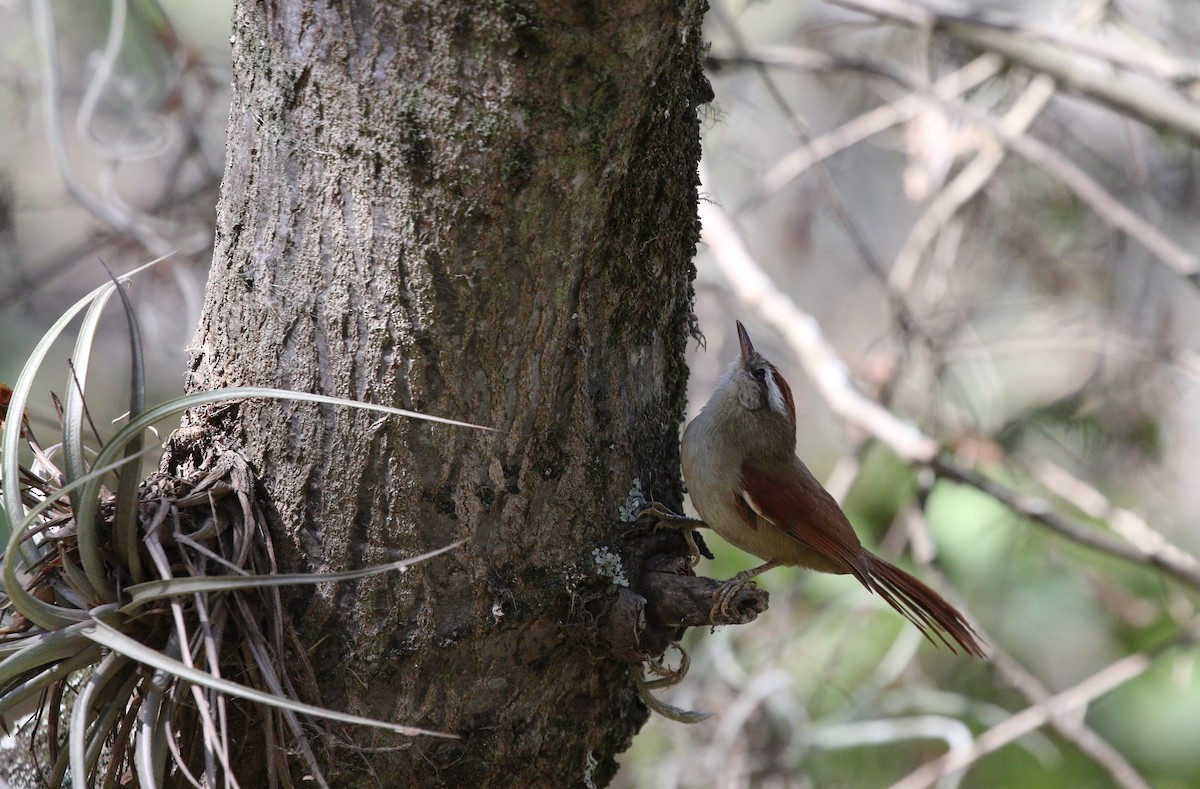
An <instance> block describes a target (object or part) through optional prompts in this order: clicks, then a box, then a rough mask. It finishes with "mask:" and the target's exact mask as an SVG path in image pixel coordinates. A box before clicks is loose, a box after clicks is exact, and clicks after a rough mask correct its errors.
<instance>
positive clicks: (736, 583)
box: [708, 562, 778, 625]
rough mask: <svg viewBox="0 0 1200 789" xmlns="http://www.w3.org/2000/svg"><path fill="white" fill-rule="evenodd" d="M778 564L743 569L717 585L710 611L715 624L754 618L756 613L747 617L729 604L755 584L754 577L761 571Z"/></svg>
mask: <svg viewBox="0 0 1200 789" xmlns="http://www.w3.org/2000/svg"><path fill="white" fill-rule="evenodd" d="M777 566H778V565H776V564H775V562H767V563H766V564H764V565H762V566H761V567H755V568H754V569H753V570H742V571H741V572H740V573H738V574H737V575H735V576H733V577H732V578H730V579H729V580H728V581H725V582H724V583H723V584H721V585H720V586H718V587H717V590H716V592H715V593H714V597H713V607H712V610H711V611H709V613H708V619H709V621H710V622H712V623H713V624H714V625H715V624H717V623H720V622H730V623H733V624H745V622H749V621H751V620H753V619H754V615H751V616H749V617H748V618H747V617H745V616H744V615H743V614H742V613H741V612H739V611H738V610H736V609H735V610H730V608H729V604H730V603H731V602H733V601H734V600H735V599H736V598H737V596H738V595H739V594H740V593H741V592H742V591H743V590H744V589H745V588H746V587H747V586H752V585H753V584H754V579H755V577H756V576H758V575H759V574H760V573H764V572H766V571H767V570H770V569H771V568H773V567H777Z"/></svg>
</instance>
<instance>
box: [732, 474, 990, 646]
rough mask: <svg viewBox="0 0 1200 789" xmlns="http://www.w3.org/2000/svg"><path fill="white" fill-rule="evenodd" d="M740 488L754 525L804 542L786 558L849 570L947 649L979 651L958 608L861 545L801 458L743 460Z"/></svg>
mask: <svg viewBox="0 0 1200 789" xmlns="http://www.w3.org/2000/svg"><path fill="white" fill-rule="evenodd" d="M740 494H741V497H742V499H743V501H744V504H743V502H739V509H740V511H741V512H742V515H743V517H745V518H747V523H748V524H749V525H750V526H751V527H752V528H758V525H759V523H761V521H767V522H768V524H769V525H768V526H766V527H765V528H777V529H779V530H780V531H782V532H783V533H785V534H787V535H788V536H789V537H791V538H792V539H794V540H796V542H797V543H799V544H800V546H802V547H803V548H804V550H803V551H797V555H796V557H795V561H793V562H785V563H793V564H799V565H803V566H807V567H812V568H813V569H816V570H822V571H824V572H835V573H850V574H852V575H853V576H854V577H855V578H857V579H858V580H859V582H860V583H862V585H863V586H865V587H867V589H869V590H870V591H872V592H875V593H876V594H878V595H879V596H880V597H882V598H883V599H884V601H885V602H887V604H888V605H890V606H891V607H892V608H894V609H896V611H898V612H899V613H900V614H901V615H902V616H903V617H904V618H905V619H907V620H908V621H909V622H912V623H913V625H915V626H916V628H917V629H918V630H920V631H921V634H922V635H924V636H925V637H926V638H927V639H929V641H931V642H932V643H934V644H937V641H939V640H940V641H941V642H942V643H944V644H946V646H948V647H950V649H951V651H956V650H955V649H954V644H955V643H957V644H958V645H959V646H960V647H961V648H962V649H963V650H964V651H965V652H967V654H970V655H974V656H976V657H983V655H984V653H983V648H982V647H981V646H980V644H979V641H978V638H977V636H976V633H975V631H974V630H973V629H972V628H971V626H970V624H969V623H968V622H967V621H966V618H965V617H963V615H962V614H961V613H960V612H959V611H958V609H956V608H955V607H954V606H952V605H950V603H948V602H946V600H945V599H944V598H943V597H942V596H941V595H939V594H938V593H937V592H935V591H933V589H931V588H929V587H928V586H926V585H925V584H924V583H922V582H921V581H919V580H918V579H917V578H915V577H913V576H912V575H910V574H908V573H906V572H905V571H904V570H901V569H900V568H899V567H896V566H895V565H892V564H889V563H888V562H885V561H884V560H883V559H880V558H879V557H878V556H875V555H874V554H872V553H870V552H869V551H866V550H863V547H862V543H861V542H859V539H858V535H857V534H855V533H854V529H853V527H851V525H850V521H849V520H848V519H847V518H846V515H845V513H843V512H842V508H841V507H840V506H838V503H837V502H836V501H834V498H833V497H832V496H830V495H829V493H828V491H826V490H825V488H823V487H822V486H821V483H820V482H818V481H817V479H816V477H814V476H813V475H812V473H811V472H810V471H809V470H808V468H807V467H806V466H805V465H804V464H803V463H802V462H801V461H800V459H799V458H795V462H794V463H789V464H786V465H785V466H784V467H783V471H782V472H767V471H765V470H763V469H761V468H759V467H757V466H755V465H753V464H751V463H745V464H743V465H742V490H741V492H740ZM752 513H753V514H752ZM755 515H757V516H758V518H760V519H761V520H756V518H755ZM771 558H772V559H774V558H776V557H771ZM935 635H936V636H937V640H935V639H934V636H935ZM952 642H954V643H952Z"/></svg>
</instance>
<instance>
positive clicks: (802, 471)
mask: <svg viewBox="0 0 1200 789" xmlns="http://www.w3.org/2000/svg"><path fill="white" fill-rule="evenodd" d="M737 332H738V341H739V344H740V348H741V353H740V356H739V357H738V358H736V359H735V360H734V362H733V364H732V365H731V366H730V368H729V370H728V371H727V372H726V373H725V375H724V377H723V378H722V379H721V380H720V382H719V383H718V384H717V387H716V389H715V390H714V391H713V393H712V396H711V397H710V398H709V400H708V403H707V404H705V406H704V408H703V409H702V410H701V411H700V413H699V414H698V415H697V416H696V417H695V418H694V419H693V420H692V421H691V422H690V423H688V426H687V427H686V428H685V430H684V433H683V439H682V442H681V447H680V455H681V459H682V466H683V478H684V481H685V483H686V484H687V489H688V493H689V495H690V496H691V499H692V504H693V506H694V507H695V509H696V511H697V512H698V513H699V515H700V519H699V520H696V519H692V518H686V517H684V516H681V515H677V514H675V513H673V512H671V511H670V510H669V509H667V508H666V507H664V506H663V505H661V504H658V503H657V502H654V503H652V504H650V505H649V507H647V508H646V509H644V510H643V511H642V512H643V513H649V514H651V515H653V516H654V517H655V518H656V519H658V520H659V521H660V523H662V524H664V525H670V524H674V525H675V526H676V527H677V528H681V529H684V530H685V533H686V535H687V536H688V537H689V539H688V544H689V546H691V545H693V543H692V541H691V539H690V534H691V529H693V528H696V527H698V526H707V527H708V528H710V529H712V530H713V531H714V532H716V533H717V534H718V535H720V536H721V537H722V538H723V539H725V540H726V541H727V542H730V543H732V544H733V545H735V546H737V547H738V548H741V549H742V550H743V551H746V552H748V553H751V554H754V555H755V556H757V557H759V558H760V559H763V560H764V561H765V563H764V564H762V565H761V566H759V567H756V568H754V569H752V570H746V571H743V572H741V573H738V574H737V575H736V576H735V577H734V578H731V579H729V580H728V581H726V582H724V583H723V584H722V585H721V587H719V589H718V592H717V594H716V597H715V601H716V602H715V603H714V607H713V613H712V615H711V616H710V619H712V620H713V621H715V620H716V616H717V614H718V612H724V611H725V610H726V606H727V604H728V602H729V601H730V600H731V599H733V597H734V596H735V595H736V594H737V592H738V591H740V590H741V589H743V588H744V587H745V586H746V585H747V584H749V583H751V582H752V579H754V578H755V577H757V576H758V575H760V574H762V573H764V572H766V571H767V570H770V569H772V568H775V567H779V566H798V567H804V568H808V569H810V570H816V571H818V572H823V573H833V574H836V575H852V576H854V578H855V579H857V580H858V582H859V583H861V584H862V585H863V586H865V587H866V588H867V589H868V590H869V591H871V592H873V593H875V594H878V595H879V596H880V597H882V598H883V600H884V601H885V602H886V603H888V605H890V606H891V607H892V608H894V609H896V611H898V612H899V613H900V614H901V615H902V616H904V618H905V619H907V620H908V621H909V622H911V623H912V624H913V625H915V626H916V627H917V629H918V630H920V631H921V634H922V635H924V636H925V637H926V638H927V639H928V640H929V641H930V642H931V643H933V644H934V645H937V644H938V641H940V642H941V643H943V644H945V645H946V646H947V647H949V648H950V650H951V651H952V652H957V651H958V649H956V648H955V647H956V646H957V647H958V648H959V649H962V650H963V651H964V652H965V653H966V654H968V655H972V656H975V657H980V658H982V657H985V653H984V649H983V646H982V645H981V643H980V639H979V636H978V634H977V633H976V632H975V630H974V629H973V628H972V627H971V625H970V623H969V622H968V621H967V619H966V618H965V617H964V616H963V615H962V613H960V612H959V611H958V609H956V608H955V607H954V606H953V605H951V604H950V603H948V602H947V601H946V600H945V599H944V598H943V597H942V596H941V595H939V594H938V593H937V592H935V591H934V590H933V589H931V588H929V586H927V585H926V584H924V583H922V582H921V581H920V580H918V579H917V578H915V577H913V576H912V575H910V574H909V573H907V572H905V571H904V570H902V569H900V568H899V567H896V566H895V565H893V564H891V563H889V562H887V561H885V560H883V559H881V558H879V557H878V556H876V555H875V554H873V553H871V552H870V551H868V550H867V549H866V548H864V547H863V546H862V543H861V542H860V540H859V538H858V535H857V534H855V532H854V528H853V527H852V526H851V525H850V521H849V519H847V517H846V515H845V513H844V512H842V508H841V507H840V506H838V503H837V501H836V500H835V499H834V498H833V496H831V495H830V494H829V492H828V491H826V490H825V488H824V487H822V486H821V483H820V482H818V481H817V479H816V477H814V476H813V474H812V472H811V471H809V470H808V467H807V466H805V465H804V462H803V461H802V460H800V458H799V457H797V456H796V405H795V401H794V400H793V397H792V389H791V387H790V386H788V383H787V381H786V380H784V377H783V375H781V374H780V372H779V368H777V367H776V366H775V365H774V364H772V363H771V362H770V361H768V360H767V359H766V358H765V357H764V356H763V355H762V354H760V353H758V352H757V351H756V350H754V345H753V343H751V341H750V335H749V334H748V333H747V332H746V327H745V326H743V325H742V323H741V321H737ZM696 558H698V557H696ZM935 636H936V639H937V640H935V638H934V637H935Z"/></svg>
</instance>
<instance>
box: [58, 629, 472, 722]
mask: <svg viewBox="0 0 1200 789" xmlns="http://www.w3.org/2000/svg"><path fill="white" fill-rule="evenodd" d="M115 613H116V612H115V609H113V608H112V607H111V606H103V607H102V608H100V609H96V610H95V611H94V612H93V618H92V624H91V626H90V627H86V628H84V630H83V631H82V632H83V634H84V635H85V636H87V638H90V639H91V640H92V641H95V642H96V643H97V644H100V645H101V646H104V647H107V648H108V649H111V650H113V651H114V652H120V653H121V654H123V655H125V656H127V657H130V658H132V659H134V660H136V661H138V662H139V663H143V664H145V665H147V666H149V667H151V668H154V669H158V670H159V671H162V672H165V673H167V674H170V675H172V676H175V677H178V678H179V679H182V680H186V681H188V682H192V683H195V684H197V685H202V686H204V687H206V688H212V689H213V690H216V691H219V692H221V693H226V694H228V695H230V696H236V697H238V698H243V699H247V700H249V701H255V702H258V703H259V704H265V705H267V706H269V707H279V708H281V709H288V710H292V711H293V712H298V713H300V714H302V715H311V716H313V717H316V718H326V719H328V720H335V721H339V722H341V723H352V724H357V725H359V726H373V727H375V728H378V729H386V730H388V731H393V732H396V733H397V734H404V735H408V736H415V735H421V734H423V735H428V736H430V737H447V738H451V739H457V738H458V735H455V734H446V733H444V732H436V731H428V730H426V729H418V728H416V727H414V726H404V725H402V724H399V723H392V722H390V721H381V720H375V719H373V718H364V717H361V716H359V715H351V714H349V713H345V712H338V711H336V710H330V709H325V708H324V707H317V706H313V705H311V704H304V703H303V702H299V701H293V700H292V699H286V698H282V697H280V696H276V695H273V694H271V693H264V692H263V691H261V690H256V689H254V688H251V687H247V686H245V685H242V684H239V683H237V682H231V681H230V680H227V679H225V678H223V677H216V676H213V675H212V674H209V673H208V672H206V671H200V670H199V669H195V668H192V667H191V666H188V665H187V664H185V663H182V662H181V661H178V660H175V659H173V658H170V657H167V656H166V655H164V654H163V653H162V652H159V651H158V650H156V649H152V648H150V647H148V646H146V645H145V644H143V643H141V642H140V641H138V640H136V639H134V638H130V637H129V636H127V635H125V634H124V633H122V632H121V631H119V630H117V629H116V628H114V627H112V626H111V625H109V624H107V623H105V622H104V618H107V617H109V616H112V615H113V614H115Z"/></svg>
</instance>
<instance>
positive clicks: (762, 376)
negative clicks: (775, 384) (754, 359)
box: [750, 367, 767, 381]
mask: <svg viewBox="0 0 1200 789" xmlns="http://www.w3.org/2000/svg"><path fill="white" fill-rule="evenodd" d="M750 374H751V375H753V376H754V377H755V378H756V379H757V380H759V381H765V380H767V371H766V368H763V367H755V368H754V369H753V370H751V371H750Z"/></svg>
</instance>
